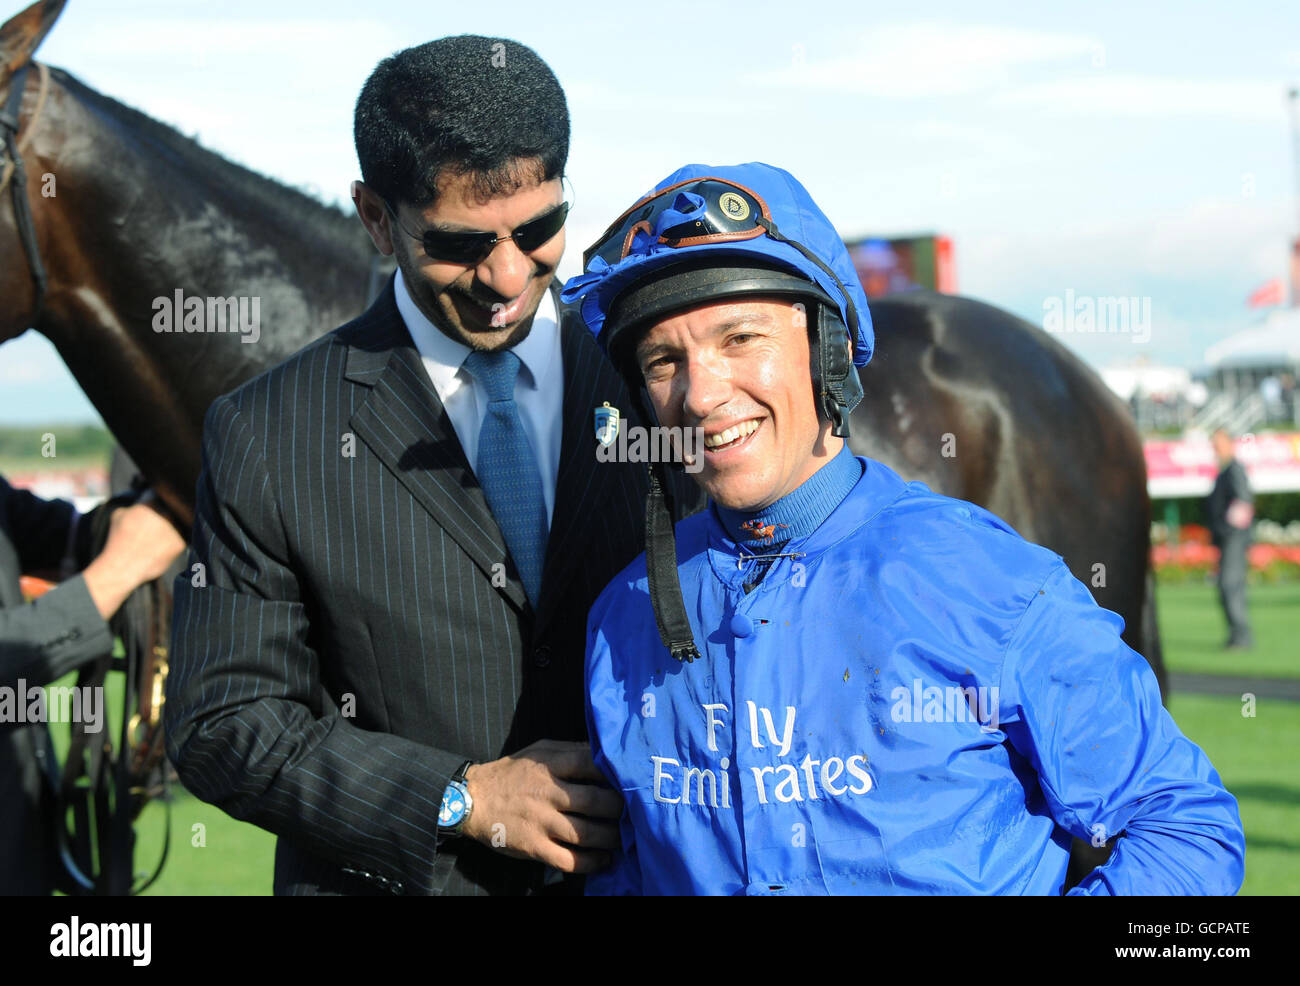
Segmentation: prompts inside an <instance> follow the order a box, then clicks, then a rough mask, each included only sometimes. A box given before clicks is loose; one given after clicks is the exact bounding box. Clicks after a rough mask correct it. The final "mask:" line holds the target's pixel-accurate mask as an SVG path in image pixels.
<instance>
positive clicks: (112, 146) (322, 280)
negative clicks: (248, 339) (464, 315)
mask: <svg viewBox="0 0 1300 986" xmlns="http://www.w3.org/2000/svg"><path fill="white" fill-rule="evenodd" d="M66 96H67V98H65V99H64V100H63V101H62V102H63V107H64V109H63V112H64V115H65V117H66V119H65V120H64V121H63V122H62V125H63V127H64V128H65V130H64V132H65V133H79V134H81V135H83V137H82V139H79V140H77V141H76V142H75V143H72V142H65V143H64V145H63V147H61V148H60V154H59V157H60V161H59V174H58V179H59V181H60V182H61V185H62V187H61V188H60V189H59V196H58V198H59V199H62V200H63V201H64V202H66V203H67V204H66V206H65V207H63V208H62V209H61V210H56V211H61V212H62V213H63V214H62V220H63V222H62V227H63V228H62V233H63V234H64V235H67V234H69V233H70V234H71V235H72V236H73V241H72V242H74V243H76V244H77V246H76V247H75V248H74V249H71V250H66V251H65V250H60V251H58V253H57V255H56V256H55V257H54V258H52V269H51V275H52V279H54V280H55V282H56V283H60V284H61V286H62V287H63V288H64V297H65V298H66V297H68V296H69V295H71V296H72V297H73V298H74V300H73V302H72V303H71V304H66V305H64V306H63V308H62V310H60V309H59V307H58V306H57V305H56V306H52V308H53V312H52V319H51V323H50V324H49V325H43V326H42V329H43V330H44V331H46V334H47V335H49V336H50V337H51V339H52V340H53V341H54V342H55V345H56V346H58V347H59V348H60V350H61V351H62V350H63V349H64V348H65V347H66V346H67V345H68V344H70V342H72V341H73V340H75V342H76V344H77V345H86V344H87V343H88V339H87V330H88V329H92V327H93V329H98V330H99V331H100V332H101V333H103V334H105V335H106V336H108V337H113V338H115V339H117V340H118V341H119V342H120V341H121V340H122V338H123V337H124V336H125V337H129V338H130V339H132V340H133V342H134V345H135V346H137V347H139V348H141V349H145V350H154V349H156V350H157V353H158V356H159V359H160V360H162V361H165V360H166V358H167V354H168V353H169V352H172V353H175V355H177V356H178V357H180V359H181V360H182V361H183V362H185V363H187V364H188V365H189V366H194V365H206V366H207V368H208V371H209V373H210V375H211V376H212V377H213V378H215V379H222V380H228V379H232V378H235V377H240V378H244V377H247V376H251V375H253V373H255V372H257V371H258V370H260V369H263V368H265V367H266V366H269V365H271V364H273V363H275V362H278V361H279V360H280V359H282V358H284V357H285V356H287V355H289V354H290V353H292V352H294V351H296V350H297V349H299V348H301V347H302V346H303V345H305V344H306V343H307V342H308V341H310V340H311V339H313V338H315V337H317V336H319V335H321V334H322V333H323V332H326V331H328V330H329V329H331V328H334V327H335V326H337V325H339V324H341V323H342V322H344V321H346V320H348V319H350V318H352V317H354V316H355V315H357V314H358V313H359V312H360V311H361V309H362V307H363V306H364V302H365V298H366V291H367V287H368V280H369V274H370V257H371V256H372V251H371V249H370V247H369V244H368V242H367V241H366V239H365V234H364V232H363V231H362V230H361V228H360V224H359V223H356V224H354V225H349V224H348V223H347V220H346V219H345V218H343V217H341V216H340V215H339V214H337V213H336V212H335V211H334V210H330V209H327V208H326V207H324V206H319V205H315V204H313V203H310V202H308V201H307V200H306V199H304V198H301V197H299V196H298V195H296V194H295V193H293V192H291V191H290V190H288V189H283V190H280V189H277V188H275V187H274V186H273V185H270V184H266V183H263V182H261V181H260V180H259V179H257V178H255V177H252V176H246V175H244V174H243V173H241V172H239V171H238V170H237V169H235V168H233V167H229V166H224V165H222V164H220V163H219V162H217V161H216V160H214V159H213V158H212V157H210V156H208V155H206V152H203V151H202V150H200V149H198V148H197V147H196V148H193V149H190V148H186V147H182V148H181V151H182V153H181V154H178V153H177V152H176V149H175V148H167V147H162V148H160V147H159V146H158V144H157V141H156V136H155V135H150V134H144V133H139V132H136V131H134V130H132V129H131V127H130V126H129V124H124V123H123V122H122V121H119V120H115V119H112V117H111V115H110V113H109V112H108V111H106V110H105V109H104V108H103V107H101V106H98V105H84V104H82V103H81V102H80V101H78V100H77V99H76V98H75V97H73V96H72V94H70V93H69V94H66ZM186 151H188V152H189V153H188V157H189V160H187V159H186V156H185V154H184V152H186ZM65 175H66V177H65ZM65 189H66V192H65ZM281 191H282V192H283V194H278V193H279V192H281ZM55 201H58V200H57V199H56V200H55ZM52 204H53V203H52ZM60 260H63V261H65V262H66V263H65V269H63V270H59V269H57V265H58V262H59V261H60ZM177 292H179V293H180V296H179V299H178V296H177ZM54 294H56V292H52V296H53V295H54ZM189 299H199V302H200V303H202V304H203V306H204V312H205V316H206V314H207V311H208V309H209V308H210V307H212V306H210V305H209V299H235V300H236V303H237V304H241V305H242V306H243V311H245V312H249V313H250V314H251V311H252V310H253V309H256V310H257V314H258V315H259V321H260V329H259V332H258V336H259V337H258V340H257V341H258V344H257V345H250V346H241V347H235V348H234V349H232V348H231V347H230V346H229V345H223V344H222V340H217V339H212V338H209V337H207V336H205V335H204V334H201V333H196V334H193V335H191V336H190V337H189V339H188V340H187V341H188V343H189V345H188V346H186V347H184V349H183V350H179V351H178V350H177V349H176V347H174V346H171V347H169V346H167V345H165V344H164V342H165V340H161V339H153V340H151V339H150V334H153V333H158V334H165V333H162V332H161V331H160V329H159V326H158V322H159V320H160V318H161V315H162V312H163V309H164V308H165V307H171V308H172V309H174V310H173V311H172V315H175V314H176V313H177V312H178V311H180V310H181V309H180V308H179V307H178V305H180V304H184V303H190V304H191V305H192V304H193V303H192V302H189ZM216 307H218V308H220V307H223V306H222V304H221V303H220V302H218V303H217V304H216ZM60 316H62V318H60ZM146 318H147V321H146ZM173 327H174V328H176V329H183V326H180V325H175V326H173ZM93 329H92V330H93ZM204 330H205V332H210V331H213V327H211V326H204ZM155 343H157V344H158V345H155ZM200 351H211V353H212V354H213V357H212V358H213V359H214V360H215V365H214V364H212V363H206V364H205V360H206V358H207V357H206V352H204V353H203V354H202V355H201V354H200ZM238 364H242V365H238ZM162 369H163V370H164V371H165V370H166V369H167V368H166V367H162Z"/></svg>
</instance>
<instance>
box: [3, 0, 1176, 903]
mask: <svg viewBox="0 0 1300 986" xmlns="http://www.w3.org/2000/svg"><path fill="white" fill-rule="evenodd" d="M61 6H62V3H61V2H51V0H47V2H46V3H38V4H35V5H33V7H31V8H29V9H28V10H27V11H25V12H24V13H23V14H20V15H18V16H17V17H15V18H13V19H11V21H9V22H8V23H6V24H5V25H4V27H3V28H0V73H3V74H2V75H0V100H3V98H4V95H5V94H7V92H8V90H9V88H10V83H11V81H12V79H13V76H14V71H15V70H16V69H17V68H18V67H20V66H21V65H23V64H24V63H26V62H27V61H29V60H30V57H31V55H32V53H33V52H34V50H35V48H36V45H37V44H39V42H40V39H41V37H43V36H44V33H45V32H46V31H48V30H49V27H50V26H51V25H52V23H53V20H54V18H55V17H57V14H58V9H59V8H61ZM33 12H34V13H33ZM25 83H26V88H27V92H26V97H25V100H24V103H23V112H22V115H21V121H22V127H21V130H22V134H23V139H24V142H25V149H24V151H23V157H24V160H25V163H26V170H27V174H28V187H27V198H28V201H29V203H30V207H31V211H32V213H33V216H34V222H35V226H36V232H37V240H38V243H39V250H40V256H41V259H42V260H43V263H44V266H45V268H46V271H47V274H48V279H49V285H48V292H47V293H46V295H45V298H44V302H43V304H42V305H41V306H40V308H39V314H37V298H36V292H35V289H34V286H33V278H32V272H31V270H30V268H29V265H28V261H27V259H26V257H25V256H24V251H23V248H22V245H21V242H20V239H19V235H18V230H17V227H16V223H15V215H14V210H13V208H12V206H11V203H10V201H9V193H8V191H5V193H4V195H3V197H0V257H2V258H3V263H2V264H0V342H3V341H4V340H6V339H9V338H12V337H13V336H16V335H18V334H19V333H21V332H23V331H25V330H26V329H27V328H28V327H29V326H31V327H34V328H35V329H36V330H37V331H39V332H41V333H42V334H44V335H45V336H46V337H48V338H49V339H50V341H51V342H52V343H53V344H54V346H55V347H56V348H57V349H58V351H59V353H60V355H61V356H62V357H63V359H64V361H65V362H66V363H67V365H68V367H69V369H70V370H71V371H72V373H73V375H74V376H75V377H76V379H77V381H78V382H79V383H80V385H81V387H82V388H83V389H84V390H85V392H86V394H87V396H88V397H89V398H90V400H91V401H92V402H93V403H94V405H95V407H96V408H97V409H98V410H99V412H100V414H102V415H103V417H104V420H105V422H106V423H107V424H108V426H109V428H110V429H111V430H112V432H113V434H114V435H115V436H116V437H117V439H118V441H119V442H120V443H121V444H122V446H123V447H124V448H125V449H126V451H127V452H128V453H129V454H130V456H131V457H132V458H133V459H134V460H135V461H136V462H137V463H138V464H139V466H140V468H141V469H142V471H143V472H144V474H145V475H146V476H147V477H148V478H149V481H150V482H151V483H152V484H153V485H154V487H155V488H156V489H157V490H158V491H159V494H160V496H161V497H162V498H163V499H164V500H165V501H166V502H167V503H168V504H169V505H170V506H171V507H172V508H173V509H174V510H175V511H177V512H178V513H179V514H180V515H182V516H185V517H188V516H190V515H191V514H192V508H193V497H194V489H195V483H196V480H197V477H198V472H199V441H200V435H201V428H202V422H203V415H204V412H205V411H206V410H207V407H208V405H209V404H210V403H211V402H212V400H213V399H214V398H216V397H217V396H218V395H220V394H222V393H224V392H226V391H228V390H230V389H232V388H233V387H235V386H237V385H238V384H240V383H241V382H243V381H244V380H247V379H248V378H250V377H252V376H254V375H255V374H257V373H259V372H261V371H262V370H264V369H266V368H268V367H270V366H272V365H274V364H275V363H277V362H279V361H280V360H282V359H283V358H284V357H286V356H288V355H289V354H290V353H292V352H294V351H296V350H297V349H299V348H300V347H301V346H303V345H304V344H305V343H306V342H308V341H309V340H311V339H313V338H315V337H316V336H318V335H320V334H322V333H324V332H326V331H328V330H330V329H332V328H334V327H335V326H338V325H341V324H342V323H343V322H345V321H347V320H349V319H350V318H352V317H354V316H355V315H357V314H358V313H359V312H360V311H361V310H362V309H363V307H364V305H365V302H366V300H367V295H368V281H369V279H370V278H371V275H372V273H373V268H372V258H373V256H374V251H373V248H372V247H371V245H370V242H369V239H368V238H367V237H366V235H365V233H364V232H363V230H362V228H361V225H360V224H359V223H358V222H356V221H355V220H354V219H353V218H351V217H350V216H348V215H346V214H345V213H343V212H341V211H339V210H337V209H334V208H331V207H327V206H325V205H322V204H321V203H319V202H317V201H315V200H314V199H312V198H310V197H309V196H307V195H304V194H302V193H301V192H299V191H297V190H295V189H293V188H290V187H288V186H285V185H283V184H280V183H278V182H275V181H272V180H270V179H267V178H265V177H262V176H260V175H257V174H255V173H253V172H251V171H249V170H247V169H245V168H242V167H240V166H238V165H235V164H232V163H231V162H229V161H226V160H225V159H223V158H221V157H220V156H218V155H216V154H214V153H212V152H210V151H207V150H205V149H204V148H202V147H200V146H199V145H198V144H197V143H196V142H195V141H193V140H190V139H188V138H186V137H183V136H181V135H180V134H178V133H177V132H176V131H174V130H173V129H171V128H169V127H167V126H164V125H163V124H160V123H158V122H157V121H155V120H152V119H150V118H149V117H147V116H145V115H144V114H142V113H139V112H137V111H135V110H133V109H130V108H128V107H126V106H124V105H122V104H121V103H118V102H117V101H115V100H113V99H110V98H109V97H107V96H104V95H101V94H100V93H98V92H96V91H94V90H93V89H91V88H89V87H87V86H85V85H83V84H82V83H80V82H78V81H77V80H76V79H75V78H73V77H72V76H71V75H69V74H68V73H66V72H64V71H62V70H59V69H50V70H49V74H48V84H47V87H48V91H47V92H46V93H45V94H44V96H43V98H42V95H41V92H40V87H41V80H40V78H39V76H38V74H37V73H34V72H28V73H27V77H26V79H25ZM38 103H39V104H40V108H39V113H38V112H37V106H38ZM0 105H3V103H2V102H0ZM50 176H52V177H53V179H54V183H55V186H54V187H55V188H56V189H57V190H56V192H55V194H53V195H48V196H47V195H44V194H43V188H44V181H43V180H44V179H47V178H48V177H50ZM178 291H179V292H181V293H182V294H183V295H184V296H186V297H199V298H212V297H219V298H235V297H242V298H258V299H260V318H261V323H262V328H261V331H260V335H259V338H258V340H257V341H256V342H255V343H251V344H250V343H245V342H243V341H242V340H243V338H244V336H243V335H241V334H240V333H235V332H230V333H208V332H204V333H197V334H189V333H183V332H182V333H159V332H155V331H154V327H153V326H154V318H155V315H156V307H157V306H156V304H155V301H156V299H159V298H164V299H166V298H171V297H172V296H173V295H174V294H175V293H176V292H178ZM871 313H872V319H873V322H874V324H875V330H876V335H877V355H876V357H875V359H874V360H873V361H872V363H871V364H870V365H869V366H868V367H867V368H866V369H865V370H864V371H863V374H862V379H863V387H864V390H865V392H866V397H865V398H864V400H863V402H862V404H861V405H860V406H859V407H858V409H857V410H856V411H855V412H854V414H853V417H852V439H851V442H850V444H851V446H852V447H853V449H854V451H856V452H858V453H859V454H863V455H867V456H870V457H872V458H875V459H878V460H880V461H882V462H885V463H886V464H888V465H890V466H891V467H893V468H894V469H895V470H897V471H898V472H899V473H900V474H901V475H903V476H904V477H906V478H909V479H919V480H922V481H924V482H926V483H927V484H928V485H929V486H930V487H931V488H932V489H934V490H936V491H938V492H941V493H945V494H948V495H950V496H955V497H958V498H961V499H964V500H969V501H972V502H974V503H977V504H979V505H981V506H984V507H986V508H988V509H989V510H991V511H992V512H993V513H995V514H997V515H998V516H1000V517H1002V518H1003V519H1005V520H1006V521H1007V522H1008V523H1009V524H1011V525H1012V526H1013V527H1015V528H1016V529H1017V530H1018V531H1019V532H1020V533H1021V534H1022V535H1024V536H1025V537H1026V538H1028V539H1029V540H1031V541H1035V542H1038V543H1040V544H1043V545H1045V546H1047V547H1049V548H1051V549H1053V550H1055V551H1056V552H1058V553H1059V554H1061V555H1062V556H1063V557H1064V558H1065V560H1066V562H1067V564H1068V565H1069V566H1070V568H1071V570H1072V571H1073V572H1074V574H1075V575H1076V577H1078V578H1079V579H1080V580H1081V581H1082V582H1083V583H1084V584H1085V585H1087V586H1089V588H1090V589H1091V590H1092V592H1093V595H1094V596H1095V597H1096V599H1097V600H1098V602H1099V603H1100V604H1101V605H1103V606H1105V607H1106V608H1108V609H1111V610H1113V611H1115V612H1116V613H1118V614H1119V615H1120V616H1122V617H1123V618H1124V621H1125V631H1124V638H1125V640H1126V641H1127V642H1128V643H1129V644H1130V645H1131V646H1132V647H1133V648H1134V649H1135V650H1137V651H1138V652H1139V653H1141V654H1143V655H1144V656H1145V657H1146V658H1147V660H1148V661H1149V662H1150V663H1151V665H1152V667H1153V668H1154V670H1155V672H1156V674H1157V677H1158V678H1159V680H1160V683H1161V686H1162V690H1164V685H1165V674H1164V667H1163V662H1162V659H1161V652H1160V642H1159V637H1158V633H1157V628H1156V622H1155V609H1154V605H1155V601H1154V595H1153V592H1152V579H1151V575H1150V567H1149V562H1148V553H1149V552H1148V549H1149V543H1148V538H1149V510H1150V507H1149V502H1148V499H1147V492H1146V468H1145V463H1144V461H1143V457H1142V448H1141V443H1140V441H1139V438H1138V435H1137V432H1136V429H1135V427H1134V424H1133V422H1132V419H1131V417H1130V416H1129V414H1128V412H1127V410H1126V409H1125V407H1124V406H1123V405H1122V403H1121V402H1120V401H1119V400H1118V399H1117V398H1116V397H1114V396H1113V395H1112V394H1111V393H1110V391H1109V390H1108V389H1107V388H1106V386H1105V385H1104V384H1103V383H1102V382H1101V380H1100V379H1099V378H1098V377H1097V375H1096V374H1095V373H1093V372H1092V371H1091V370H1089V369H1088V368H1087V367H1086V366H1084V365H1083V363H1081V362H1080V361H1079V360H1078V359H1077V358H1075V357H1074V356H1073V355H1072V354H1071V353H1070V352H1069V351H1068V350H1066V349H1065V347H1064V346H1062V345H1060V344H1059V343H1058V342H1057V341H1056V340H1054V339H1052V338H1051V337H1049V336H1048V335H1047V334H1046V333H1044V332H1043V331H1042V330H1041V329H1038V328H1036V327H1034V326H1032V325H1030V324H1028V323H1026V322H1024V321H1022V320H1020V319H1017V318H1015V317H1014V316H1011V315H1009V314H1008V313H1006V312H1003V311H1000V310H999V309H996V308H993V307H991V306H988V305H984V304H981V303H979V302H976V301H972V300H969V299H964V298H958V297H951V296H941V295H935V294H931V293H926V292H917V293H912V294H906V295H897V296H893V297H889V298H884V299H878V300H875V301H873V302H872V304H871ZM34 315H35V317H33V316H34ZM1097 858H1099V856H1098V854H1094V855H1093V856H1092V857H1091V861H1093V862H1095V861H1096V859H1097ZM1077 875H1078V872H1076V874H1075V878H1077Z"/></svg>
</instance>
